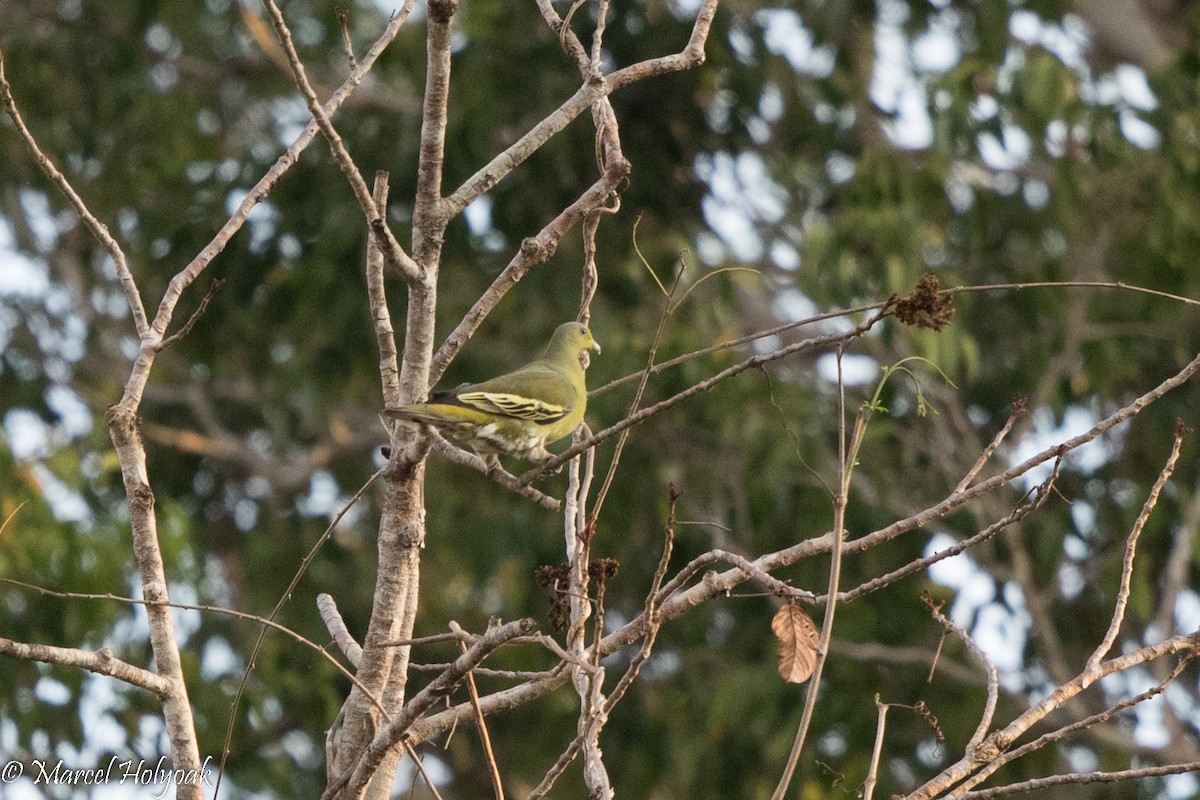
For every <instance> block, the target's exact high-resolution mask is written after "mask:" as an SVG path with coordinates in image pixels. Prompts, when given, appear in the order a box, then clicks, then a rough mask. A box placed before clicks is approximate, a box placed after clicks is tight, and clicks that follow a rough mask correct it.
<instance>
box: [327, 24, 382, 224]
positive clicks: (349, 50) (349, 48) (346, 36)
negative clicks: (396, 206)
mask: <svg viewBox="0 0 1200 800" xmlns="http://www.w3.org/2000/svg"><path fill="white" fill-rule="evenodd" d="M337 18H338V26H339V27H340V28H341V29H342V47H344V48H346V58H347V60H348V61H349V62H350V71H351V72H354V70H356V69H358V59H357V58H355V57H354V42H352V41H351V40H350V10H349V9H347V8H339V9H338V10H337ZM381 207H382V206H381Z"/></svg>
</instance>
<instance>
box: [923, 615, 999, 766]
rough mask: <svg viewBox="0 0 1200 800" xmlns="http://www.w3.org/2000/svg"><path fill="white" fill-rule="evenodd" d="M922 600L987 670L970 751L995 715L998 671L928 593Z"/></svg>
mask: <svg viewBox="0 0 1200 800" xmlns="http://www.w3.org/2000/svg"><path fill="white" fill-rule="evenodd" d="M922 600H923V601H924V602H925V607H926V608H928V609H929V613H930V614H931V615H932V616H933V618H934V620H935V621H936V622H937V623H938V624H939V625H941V626H942V627H943V628H944V629H945V630H946V632H947V633H952V634H954V635H955V636H957V637H958V638H959V639H961V640H962V642H963V644H964V645H966V646H967V650H969V651H970V652H971V655H973V656H975V660H976V661H978V662H979V663H980V665H981V666H982V667H983V669H984V671H985V672H987V701H986V702H985V703H984V706H983V713H982V714H980V715H979V725H977V726H976V728H975V733H974V734H972V735H971V739H970V741H968V742H967V746H966V751H967V752H968V753H971V752H974V751H975V749H976V748H977V747H979V745H980V743H981V742H983V737H984V736H986V735H987V731H988V728H990V727H991V726H992V719H993V718H994V717H995V716H996V703H998V702H999V701H1000V673H998V672H997V671H996V665H995V664H993V663H992V660H991V659H990V658H988V656H987V653H985V652H983V649H982V648H980V647H979V645H977V644H975V640H974V639H972V638H971V636H970V634H968V633H967V632H966V631H964V630H963V629H962V628H960V627H958V626H957V625H955V624H954V623H953V622H951V621H950V619H949V618H947V617H946V615H945V614H943V613H942V612H941V609H940V608H938V606H937V605H936V604H934V602H933V600H932V599H930V597H929V595H925V596H924V597H923V598H922Z"/></svg>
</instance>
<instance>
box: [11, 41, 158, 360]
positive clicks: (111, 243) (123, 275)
mask: <svg viewBox="0 0 1200 800" xmlns="http://www.w3.org/2000/svg"><path fill="white" fill-rule="evenodd" d="M0 102H3V104H4V109H5V110H6V111H7V112H8V116H9V117H11V118H12V121H13V124H14V125H16V127H17V133H18V134H20V136H21V139H22V140H24V142H25V147H26V148H28V149H29V152H30V153H31V154H32V155H33V158H34V160H35V161H36V162H37V164H38V166H39V167H41V169H42V172H44V173H46V177H47V178H49V179H50V180H51V181H52V182H53V183H54V185H55V186H57V187H58V190H59V191H60V192H62V194H63V197H65V198H67V202H68V203H70V204H71V208H73V209H74V210H75V215H76V216H77V217H79V219H80V221H81V222H83V224H84V225H86V226H87V229H88V230H89V231H91V234H92V237H93V238H95V240H96V241H97V242H99V243H100V246H101V247H103V248H104V250H105V252H107V253H108V255H109V256H110V257H111V258H112V260H113V264H114V265H115V266H116V269H117V279H118V280H119V281H120V282H121V289H122V291H124V292H125V300H126V302H128V303H129V310H130V311H131V312H132V313H133V324H134V327H135V328H136V329H137V334H138V338H139V339H141V340H142V342H143V343H144V342H145V341H146V339H147V337H149V335H150V323H149V322H148V320H147V319H146V309H145V307H144V306H143V305H142V295H141V293H140V292H138V288H137V282H136V281H134V279H133V273H132V272H130V271H129V263H128V262H127V261H126V259H125V251H123V250H122V249H121V245H119V244H117V240H116V239H114V238H113V237H112V234H110V233H109V232H108V228H107V227H105V225H104V223H102V222H101V221H100V220H98V219H96V217H95V215H94V214H92V212H91V211H89V210H88V207H87V204H85V203H84V202H83V198H81V197H80V196H79V193H78V192H76V191H75V189H74V188H73V187H72V186H71V183H70V181H68V180H67V178H66V176H65V175H63V174H62V172H60V171H59V170H58V168H57V167H55V166H54V162H53V161H51V160H50V157H49V156H47V155H46V154H45V153H44V152H42V149H41V148H40V147H39V146H38V143H37V140H36V139H34V138H33V134H32V133H31V132H30V131H29V127H28V126H27V125H26V124H25V120H24V118H23V117H22V116H21V112H20V110H19V109H18V108H17V101H16V100H15V99H13V95H12V87H11V86H9V84H8V78H7V77H6V76H5V74H4V53H3V52H0Z"/></svg>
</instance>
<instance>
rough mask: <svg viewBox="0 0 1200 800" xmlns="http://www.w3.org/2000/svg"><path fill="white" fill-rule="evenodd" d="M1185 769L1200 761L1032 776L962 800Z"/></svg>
mask: <svg viewBox="0 0 1200 800" xmlns="http://www.w3.org/2000/svg"><path fill="white" fill-rule="evenodd" d="M1188 772H1200V761H1190V762H1188V763H1186V764H1167V765H1165V766H1161V767H1140V768H1138V769H1122V770H1117V771H1116V772H1068V773H1065V774H1062V775H1051V776H1049V777H1047V778H1033V779H1030V780H1027V781H1021V782H1019V783H1010V784H1009V785H1007V786H998V787H996V788H995V789H984V790H982V791H978V792H968V793H967V794H965V795H963V800H992V798H995V797H1006V796H1008V795H1010V794H1021V793H1023V792H1034V791H1042V790H1045V789H1049V788H1050V787H1052V786H1073V785H1084V784H1090V783H1117V782H1124V781H1135V780H1140V779H1142V778H1160V777H1163V776H1165V775H1183V774H1185V773H1188ZM1043 796H1044V795H1043Z"/></svg>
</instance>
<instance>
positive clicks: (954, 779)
mask: <svg viewBox="0 0 1200 800" xmlns="http://www.w3.org/2000/svg"><path fill="white" fill-rule="evenodd" d="M1197 647H1200V633H1194V634H1191V635H1190V636H1175V637H1173V638H1171V639H1167V640H1164V641H1161V642H1156V643H1155V644H1152V645H1147V646H1145V647H1142V648H1139V649H1138V650H1134V651H1133V652H1131V653H1126V654H1125V655H1122V656H1119V657H1117V658H1113V659H1110V660H1109V661H1104V662H1102V663H1100V664H1099V665H1097V666H1096V667H1094V668H1087V669H1085V670H1084V671H1083V672H1081V673H1080V674H1079V675H1078V676H1076V677H1075V678H1073V679H1072V680H1070V681H1068V682H1066V683H1064V684H1062V685H1061V686H1059V687H1058V688H1057V689H1055V690H1054V691H1053V692H1051V693H1050V694H1049V695H1048V696H1047V697H1045V698H1044V699H1042V701H1041V702H1039V703H1038V704H1037V705H1035V706H1033V707H1032V708H1030V709H1029V710H1027V711H1025V712H1024V713H1022V714H1021V715H1019V716H1018V717H1017V718H1016V719H1014V720H1013V721H1012V722H1010V723H1009V724H1008V725H1007V726H1005V727H1004V728H1003V729H1001V730H998V731H995V732H993V733H992V734H991V735H990V736H988V737H986V738H985V739H984V740H983V741H982V742H981V743H980V745H979V746H978V747H976V748H975V749H974V750H972V751H970V752H968V753H967V754H966V755H965V756H964V757H963V758H962V759H960V760H959V761H958V762H957V763H955V764H953V765H951V766H949V767H947V768H946V769H944V770H942V772H941V773H939V774H938V775H937V776H936V777H934V778H933V779H931V780H929V781H928V782H926V783H925V785H924V786H921V787H920V788H919V789H917V790H916V791H915V792H911V793H909V794H908V795H907V796H906V800H931V799H932V798H934V797H937V796H938V795H940V794H941V793H942V792H944V791H946V790H947V789H949V788H950V787H951V786H953V785H955V784H957V783H958V782H960V781H962V780H963V779H965V778H967V777H968V776H969V775H971V774H972V773H974V772H975V771H976V770H977V769H980V768H982V767H985V766H986V765H988V764H990V763H991V762H992V761H994V760H996V759H997V758H999V757H1000V755H1001V754H1002V753H1004V752H1005V751H1006V750H1007V749H1008V748H1009V746H1010V745H1011V744H1012V743H1013V742H1014V741H1016V739H1017V738H1018V737H1020V736H1021V734H1023V733H1024V732H1025V731H1027V730H1029V728H1031V727H1032V726H1033V725H1035V724H1036V723H1038V722H1040V721H1041V720H1043V719H1045V718H1046V716H1047V715H1048V714H1050V712H1051V711H1054V710H1055V709H1057V708H1059V707H1061V706H1062V705H1063V704H1064V703H1066V702H1067V701H1068V700H1070V699H1071V698H1073V697H1075V696H1077V695H1078V694H1079V693H1080V692H1082V691H1083V690H1084V689H1086V688H1088V687H1089V686H1091V685H1092V684H1094V683H1096V682H1097V681H1099V680H1100V679H1101V678H1104V677H1105V676H1107V675H1112V674H1114V673H1117V672H1122V671H1124V670H1127V669H1130V668H1132V667H1136V666H1138V665H1140V664H1145V663H1147V662H1150V661H1153V660H1155V659H1157V658H1161V657H1162V656H1164V655H1169V654H1171V653H1179V652H1183V651H1190V650H1194V649H1196V648H1197Z"/></svg>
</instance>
